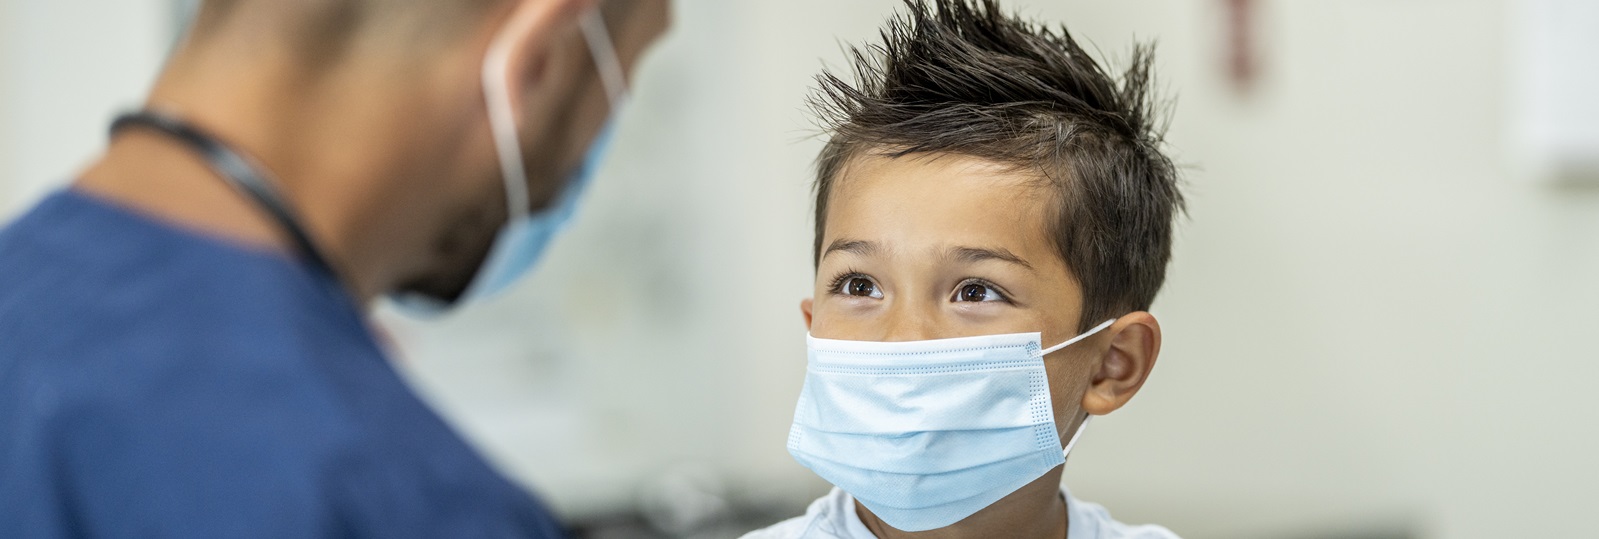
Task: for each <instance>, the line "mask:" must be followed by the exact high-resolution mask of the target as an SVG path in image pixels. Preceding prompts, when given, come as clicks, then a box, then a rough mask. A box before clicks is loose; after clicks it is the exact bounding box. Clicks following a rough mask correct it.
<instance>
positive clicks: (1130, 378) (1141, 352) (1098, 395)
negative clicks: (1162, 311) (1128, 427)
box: [1083, 311, 1160, 415]
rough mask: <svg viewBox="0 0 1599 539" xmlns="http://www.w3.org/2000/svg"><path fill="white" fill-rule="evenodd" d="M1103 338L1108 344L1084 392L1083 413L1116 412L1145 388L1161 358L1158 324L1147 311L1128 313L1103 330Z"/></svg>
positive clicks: (1101, 413)
mask: <svg viewBox="0 0 1599 539" xmlns="http://www.w3.org/2000/svg"><path fill="white" fill-rule="evenodd" d="M1104 339H1105V340H1106V341H1108V342H1109V344H1108V345H1107V346H1106V347H1105V348H1104V349H1103V350H1102V351H1100V357H1099V361H1097V362H1095V363H1094V370H1093V371H1092V372H1090V373H1089V375H1090V378H1089V382H1088V391H1087V392H1085V393H1083V411H1085V412H1088V413H1090V414H1093V415H1105V414H1109V413H1111V412H1114V411H1116V410H1117V409H1119V408H1121V407H1122V406H1123V405H1125V404H1127V401H1129V400H1132V398H1133V395H1135V394H1137V393H1138V389H1139V388H1141V387H1143V386H1144V381H1145V380H1148V379H1149V373H1150V371H1152V370H1154V369H1155V358H1156V356H1159V355H1160V323H1159V322H1157V321H1155V317H1154V315H1151V314H1149V313H1147V312H1143V311H1139V312H1135V313H1130V314H1128V315H1126V316H1123V317H1121V318H1119V319H1117V320H1116V323H1114V324H1111V326H1110V327H1109V328H1106V330H1105V337H1104Z"/></svg>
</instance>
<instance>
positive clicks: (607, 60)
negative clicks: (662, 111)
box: [579, 8, 627, 114]
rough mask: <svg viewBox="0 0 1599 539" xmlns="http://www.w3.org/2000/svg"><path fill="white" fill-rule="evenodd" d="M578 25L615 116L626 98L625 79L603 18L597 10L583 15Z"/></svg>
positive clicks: (620, 61)
mask: <svg viewBox="0 0 1599 539" xmlns="http://www.w3.org/2000/svg"><path fill="white" fill-rule="evenodd" d="M579 24H581V25H582V28H583V39H584V40H586V41H588V46H589V54H590V55H591V56H593V57H594V68H595V70H596V71H598V72H599V74H600V83H601V84H604V85H605V95H606V98H607V99H609V100H610V104H611V113H612V114H615V113H616V108H617V105H618V104H620V103H621V102H622V100H624V99H626V98H627V78H626V77H624V76H623V73H622V60H621V58H620V57H618V56H617V54H616V45H615V44H614V43H612V42H611V32H610V30H607V29H606V28H605V18H604V17H603V16H601V15H600V10H599V8H594V9H593V10H590V11H589V12H588V13H586V14H584V15H583V20H582V21H581V22H580V23H579Z"/></svg>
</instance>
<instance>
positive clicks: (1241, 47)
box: [1223, 0, 1259, 91]
mask: <svg viewBox="0 0 1599 539" xmlns="http://www.w3.org/2000/svg"><path fill="white" fill-rule="evenodd" d="M1223 1H1224V2H1226V6H1227V78H1228V79H1229V80H1231V81H1232V83H1233V86H1234V87H1235V88H1236V89H1238V90H1239V91H1244V90H1248V89H1249V87H1250V86H1253V85H1254V82H1255V76H1256V75H1257V74H1258V71H1259V66H1258V60H1259V59H1258V58H1256V55H1255V46H1256V45H1255V10H1256V6H1257V3H1256V0H1223Z"/></svg>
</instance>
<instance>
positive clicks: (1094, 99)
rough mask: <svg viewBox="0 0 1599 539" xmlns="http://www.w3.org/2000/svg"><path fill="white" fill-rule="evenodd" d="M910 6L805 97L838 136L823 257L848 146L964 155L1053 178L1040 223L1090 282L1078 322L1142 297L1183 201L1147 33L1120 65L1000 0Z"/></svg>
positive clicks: (1138, 306) (1141, 305)
mask: <svg viewBox="0 0 1599 539" xmlns="http://www.w3.org/2000/svg"><path fill="white" fill-rule="evenodd" d="M906 7H907V9H906V11H905V12H904V13H901V14H899V15H897V16H895V17H894V18H892V19H890V20H889V22H888V24H887V26H886V28H884V30H883V31H882V40H883V42H882V43H881V44H877V45H873V46H870V47H868V48H865V49H861V48H852V49H851V50H850V51H849V52H850V55H851V58H852V60H853V62H852V63H853V67H854V79H855V80H854V82H850V81H846V80H844V79H842V78H840V77H838V76H836V75H834V74H832V73H827V72H824V73H823V74H822V75H820V76H819V77H818V82H819V84H820V87H819V89H818V90H817V91H816V92H815V93H814V94H813V95H812V97H811V100H810V104H811V108H812V109H813V111H814V112H815V114H816V115H817V117H818V118H819V119H820V121H821V123H822V125H823V127H824V129H825V130H826V133H827V134H828V135H829V137H830V138H829V140H828V142H827V145H826V146H825V148H824V149H823V150H822V153H821V155H820V156H819V157H818V159H817V179H816V245H815V257H816V261H817V263H820V256H821V250H822V236H823V232H824V227H825V225H826V216H827V208H828V195H829V193H831V192H832V191H833V188H834V187H835V186H836V183H837V181H838V180H839V177H838V176H839V174H840V173H842V172H843V171H844V168H845V165H846V164H847V163H848V162H849V161H850V160H851V159H852V158H855V157H858V156H862V155H866V154H879V155H886V156H888V157H893V158H897V157H903V156H907V155H913V154H941V153H942V154H958V155H967V156H972V157H976V158H980V159H984V160H989V161H993V162H996V163H1000V164H1003V165H1007V166H1011V167H1014V168H1015V170H1018V171H1023V172H1026V173H1029V174H1036V175H1037V176H1038V178H1039V180H1040V181H1041V182H1044V185H1046V186H1047V187H1049V188H1050V189H1052V191H1053V198H1054V199H1055V204H1054V210H1053V215H1052V216H1051V218H1050V220H1049V222H1048V223H1047V224H1046V230H1047V231H1048V232H1049V234H1050V236H1051V238H1052V239H1053V241H1054V243H1055V247H1056V249H1057V251H1058V252H1059V254H1060V256H1061V258H1062V259H1063V260H1064V261H1065V262H1066V265H1067V267H1068V268H1070V270H1071V272H1072V274H1073V275H1072V277H1073V278H1075V279H1076V280H1077V282H1078V284H1079V285H1080V286H1081V287H1082V289H1083V297H1084V305H1083V311H1082V317H1081V320H1080V321H1079V324H1080V326H1081V327H1080V329H1084V330H1086V329H1087V328H1089V327H1092V326H1093V325H1096V324H1098V323H1099V322H1101V321H1104V320H1107V319H1110V318H1113V317H1117V316H1120V315H1122V314H1125V313H1127V312H1132V311H1136V310H1146V309H1148V308H1149V306H1150V304H1151V303H1152V302H1153V301H1154V299H1155V294H1156V293H1157V292H1158V291H1159V290H1160V286H1161V283H1162V282H1163V281H1164V280H1165V274H1166V264H1167V262H1168V261H1169V260H1170V259H1171V244H1172V221H1173V219H1174V217H1175V216H1176V214H1177V212H1180V211H1181V210H1182V207H1183V198H1182V194H1181V193H1180V192H1179V191H1178V188H1177V169H1176V167H1175V166H1174V165H1173V164H1172V161H1171V159H1170V158H1168V157H1167V156H1166V155H1165V154H1164V153H1162V149H1163V138H1164V133H1165V125H1164V120H1163V118H1157V116H1158V115H1159V113H1160V112H1161V111H1160V110H1159V108H1160V107H1159V106H1158V102H1157V101H1156V99H1155V98H1154V96H1153V95H1152V93H1151V88H1150V87H1151V79H1150V71H1151V68H1152V64H1153V55H1152V49H1151V47H1149V46H1145V45H1138V46H1135V47H1134V48H1133V52H1132V58H1131V60H1130V62H1129V66H1128V67H1127V69H1126V71H1124V72H1123V73H1122V74H1121V76H1120V77H1119V78H1118V77H1112V76H1111V75H1109V74H1107V73H1106V71H1105V69H1104V68H1102V67H1101V66H1100V64H1099V63H1097V62H1095V61H1094V59H1093V58H1091V57H1089V55H1088V53H1087V52H1086V51H1084V50H1083V48H1082V47H1081V46H1079V45H1078V44H1077V42H1076V41H1074V40H1073V39H1072V37H1071V35H1070V34H1068V33H1067V31H1066V29H1065V28H1064V27H1059V28H1049V27H1045V26H1042V25H1038V24H1035V23H1031V22H1028V21H1025V20H1022V19H1020V18H1018V17H1016V16H1014V15H1011V14H1007V13H1005V12H1003V11H1002V10H1001V9H1000V8H999V6H998V4H997V2H996V1H995V0H906Z"/></svg>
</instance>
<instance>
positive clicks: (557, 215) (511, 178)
mask: <svg viewBox="0 0 1599 539" xmlns="http://www.w3.org/2000/svg"><path fill="white" fill-rule="evenodd" d="M581 25H582V29H583V36H584V38H585V39H586V40H587V42H588V48H589V52H590V54H591V55H592V56H593V58H594V65H595V68H596V70H597V71H598V73H599V76H600V82H601V83H602V84H604V86H605V91H606V97H607V98H608V100H609V102H610V106H611V115H610V118H608V119H607V120H606V123H605V125H604V126H603V127H602V128H601V129H600V132H599V134H598V135H597V136H596V138H595V140H594V142H593V143H592V144H591V145H590V146H589V148H588V151H587V152H586V153H585V154H584V157H583V161H582V163H580V164H579V166H578V168H577V170H576V171H574V172H573V175H572V176H571V177H570V178H568V179H567V181H566V183H565V185H564V187H563V188H562V190H561V192H560V193H559V194H558V195H556V199H555V200H554V201H552V202H551V204H550V205H549V206H547V207H545V208H543V209H540V210H539V211H536V212H535V211H532V208H531V205H532V204H531V201H530V199H529V195H528V179H527V169H526V168H525V163H524V162H523V156H522V150H521V148H522V143H521V137H520V136H519V135H518V133H517V126H516V116H515V114H514V113H513V110H514V109H513V108H512V106H511V96H510V52H511V50H510V45H509V41H507V40H506V39H504V36H503V35H502V36H501V38H500V39H496V40H495V42H494V44H493V45H491V46H490V48H489V52H488V55H487V56H486V57H485V58H484V59H483V97H484V101H485V102H486V103H487V104H488V114H489V127H490V128H491V130H492V132H493V135H494V149H495V152H496V153H497V154H498V156H499V159H500V176H501V178H502V180H503V182H504V185H505V200H506V204H507V205H508V206H507V210H508V211H509V213H508V215H509V216H510V218H509V219H508V220H507V221H506V223H505V225H504V226H503V227H501V228H500V230H499V232H498V233H497V234H496V235H495V237H494V243H493V245H492V246H491V247H490V248H489V254H488V256H487V257H486V258H484V260H483V265H481V266H479V267H478V269H477V272H476V273H475V274H474V275H473V277H472V281H471V283H470V284H468V285H467V288H466V290H465V291H464V292H462V293H461V296H460V297H458V298H456V299H455V301H454V302H448V303H447V302H443V301H439V300H436V299H433V298H427V297H421V296H417V295H414V294H413V295H406V296H402V297H397V298H395V299H396V300H397V301H396V303H397V304H398V305H399V306H401V307H402V308H404V309H406V310H408V311H411V312H413V313H416V314H420V315H430V314H437V313H440V312H443V311H447V310H449V309H450V308H453V307H456V306H460V305H465V304H470V303H474V302H476V301H479V300H482V299H484V298H488V297H492V296H494V295H497V294H499V293H500V292H502V291H504V290H505V289H506V288H509V287H510V286H511V285H512V284H514V283H516V282H517V281H519V280H521V278H522V277H523V276H525V275H526V274H527V273H528V272H529V271H531V270H532V269H533V267H534V266H535V265H537V264H538V262H539V260H540V259H541V258H543V256H544V253H545V251H547V250H548V249H549V246H550V243H551V242H552V241H554V239H555V236H556V235H557V234H559V233H560V232H562V231H564V230H565V229H566V227H567V226H568V225H569V224H570V223H571V221H572V216H573V215H575V214H576V213H577V204H578V201H579V200H580V199H581V198H582V196H583V192H584V191H585V190H587V188H588V186H589V184H590V183H591V182H592V179H593V176H594V171H595V170H596V169H597V168H598V167H599V165H600V162H601V160H602V159H603V158H604V156H605V154H606V151H607V150H608V149H609V147H610V141H611V137H612V132H613V131H614V126H615V123H614V121H615V119H616V117H617V115H618V114H619V111H620V110H621V109H622V106H623V105H624V104H625V103H626V101H627V85H626V81H625V80H624V79H623V75H622V64H621V60H620V59H619V58H618V57H617V55H616V49H615V48H614V46H613V45H612V43H611V37H610V34H609V32H607V30H606V28H605V21H604V19H602V18H601V16H600V13H599V11H597V10H593V11H590V12H589V13H588V14H586V15H584V17H583V19H582V20H581Z"/></svg>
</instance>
